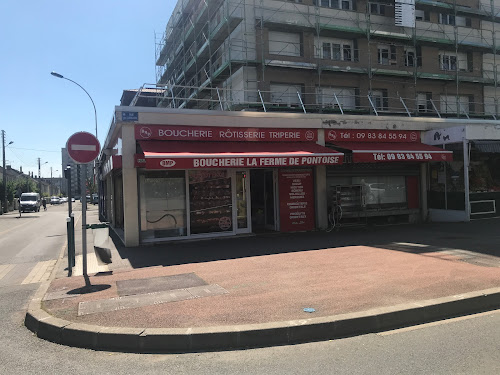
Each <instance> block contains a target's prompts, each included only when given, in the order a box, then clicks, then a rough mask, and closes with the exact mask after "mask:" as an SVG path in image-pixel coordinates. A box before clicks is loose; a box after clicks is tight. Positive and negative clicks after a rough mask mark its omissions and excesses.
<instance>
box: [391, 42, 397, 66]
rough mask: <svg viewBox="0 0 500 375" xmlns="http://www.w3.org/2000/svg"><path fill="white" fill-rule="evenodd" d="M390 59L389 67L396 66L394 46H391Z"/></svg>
mask: <svg viewBox="0 0 500 375" xmlns="http://www.w3.org/2000/svg"><path fill="white" fill-rule="evenodd" d="M390 47H391V57H390V60H391V61H390V64H391V65H396V64H397V61H396V46H395V45H393V44H391V46H390Z"/></svg>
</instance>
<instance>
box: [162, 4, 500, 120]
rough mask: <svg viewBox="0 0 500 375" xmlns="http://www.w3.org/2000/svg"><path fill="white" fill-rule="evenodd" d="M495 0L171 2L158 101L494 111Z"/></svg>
mask: <svg viewBox="0 0 500 375" xmlns="http://www.w3.org/2000/svg"><path fill="white" fill-rule="evenodd" d="M497 6H498V7H500V2H499V1H498V0H495V1H488V0H482V1H477V0H473V1H470V0H469V1H466V0H453V1H450V0H447V1H431V0H395V1H388V0H386V1H383V0H380V1H378V0H373V1H365V0H295V1H277V0H269V1H259V0H206V1H191V0H180V1H178V3H177V5H176V7H175V10H174V12H173V14H172V16H171V18H170V20H169V22H168V24H167V27H166V30H165V33H164V34H163V35H161V37H159V38H158V43H157V54H156V58H157V60H156V65H157V84H159V85H165V86H164V87H167V88H168V89H167V90H166V91H165V92H162V94H159V95H158V103H157V104H158V105H159V106H161V107H172V108H184V107H186V108H208V109H224V110H241V109H244V108H247V109H253V110H265V111H273V110H276V111H284V110H286V111H290V110H296V111H304V112H307V113H318V112H320V113H343V114H344V113H345V114H348V113H356V114H374V115H378V114H391V115H393V114H398V115H405V116H441V117H449V116H452V117H463V118H465V117H467V116H469V117H480V118H496V117H497V115H498V111H499V109H498V95H497V83H498V78H497V69H498V63H499V62H498V61H497V60H498V58H497V55H496V49H497V47H496V45H497V42H496V41H497V39H498V36H499V34H498V29H499V27H498V22H499V21H500V17H497V13H498V9H497V8H496V7H497Z"/></svg>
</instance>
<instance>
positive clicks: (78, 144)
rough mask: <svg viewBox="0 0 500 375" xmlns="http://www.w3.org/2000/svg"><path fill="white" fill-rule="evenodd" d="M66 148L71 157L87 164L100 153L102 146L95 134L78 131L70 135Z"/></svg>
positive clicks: (77, 161)
mask: <svg viewBox="0 0 500 375" xmlns="http://www.w3.org/2000/svg"><path fill="white" fill-rule="evenodd" d="M66 149H67V150H68V154H69V156H70V158H71V159H73V160H74V161H75V162H76V163H79V164H87V163H90V162H92V161H94V159H95V158H96V157H97V156H98V155H99V152H100V151H101V146H100V144H99V141H98V140H97V138H96V137H95V136H93V135H92V134H90V133H87V132H78V133H75V134H73V135H72V136H71V137H69V139H68V142H66Z"/></svg>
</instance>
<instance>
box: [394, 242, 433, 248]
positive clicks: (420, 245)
mask: <svg viewBox="0 0 500 375" xmlns="http://www.w3.org/2000/svg"><path fill="white" fill-rule="evenodd" d="M394 244H396V245H402V246H413V247H429V245H423V244H421V243H410V242H394Z"/></svg>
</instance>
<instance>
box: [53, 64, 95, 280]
mask: <svg viewBox="0 0 500 375" xmlns="http://www.w3.org/2000/svg"><path fill="white" fill-rule="evenodd" d="M50 74H52V75H53V76H54V77H57V78H62V79H65V80H67V81H70V82H73V83H74V84H75V85H77V86H78V87H80V88H81V89H82V90H83V91H85V94H87V96H88V97H89V99H90V101H91V102H92V106H93V107H94V118H95V137H96V138H97V111H96V109H95V104H94V100H92V97H91V96H90V94H89V93H88V92H87V90H85V89H84V88H83V87H82V86H81V85H80V84H79V83H77V82H75V81H73V80H72V79H69V78H66V77H64V76H63V75H62V74H59V73H56V72H51V73H50ZM82 167H83V168H82V178H81V190H82V195H83V196H82V255H83V260H82V266H83V278H84V279H85V287H90V286H91V284H90V279H89V276H88V274H87V232H86V228H87V219H86V210H87V200H86V198H85V197H86V191H85V189H86V184H85V182H86V179H87V165H86V164H83V165H82ZM93 170H94V173H93V175H94V181H95V180H96V172H97V171H96V164H95V160H94V168H93ZM68 207H70V206H68ZM70 216H71V214H70ZM73 249H74V247H73ZM68 260H69V257H68ZM68 271H69V272H68V273H69V275H71V266H69V267H68Z"/></svg>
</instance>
